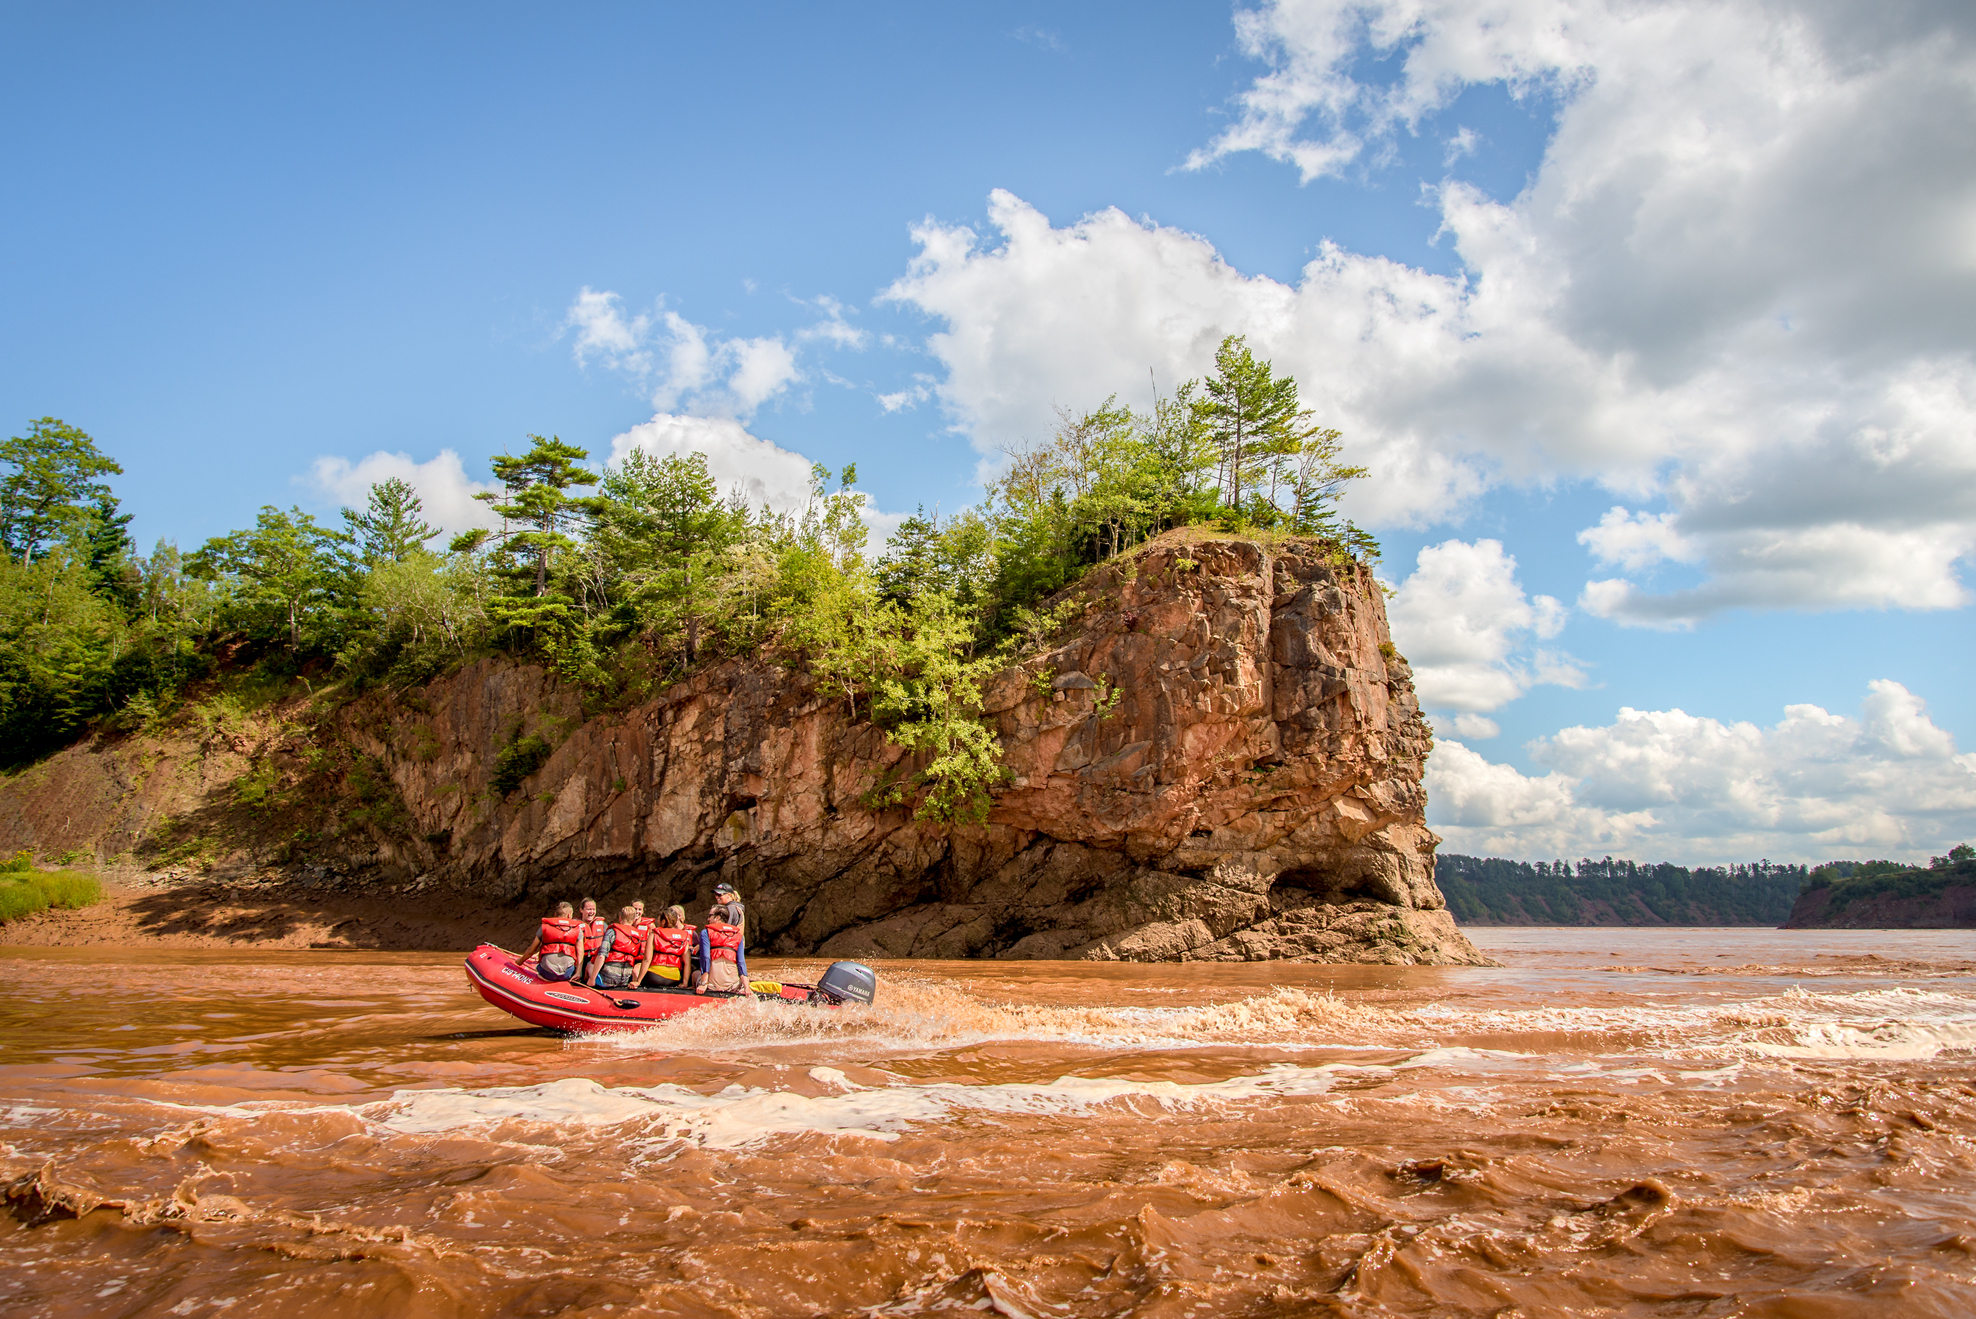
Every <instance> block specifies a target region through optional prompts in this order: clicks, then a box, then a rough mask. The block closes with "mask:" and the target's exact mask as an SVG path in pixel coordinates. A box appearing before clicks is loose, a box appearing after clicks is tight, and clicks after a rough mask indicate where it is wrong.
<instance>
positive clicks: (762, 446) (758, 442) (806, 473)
mask: <svg viewBox="0 0 1976 1319" xmlns="http://www.w3.org/2000/svg"><path fill="white" fill-rule="evenodd" d="M634 449H642V450H644V451H645V452H647V453H651V454H654V455H657V456H660V457H664V456H667V455H673V456H678V457H685V456H686V455H687V454H689V453H694V452H699V453H704V454H705V455H706V456H707V471H708V472H709V473H710V474H712V476H713V478H714V482H715V484H717V485H718V486H719V487H720V491H721V494H722V495H723V496H726V495H728V494H730V493H732V492H735V491H739V492H740V494H741V497H742V498H743V499H744V500H746V501H747V504H748V506H749V507H750V508H760V507H762V506H763V505H766V506H768V507H769V508H770V509H773V510H774V511H775V512H777V513H801V512H802V511H803V508H804V506H805V505H807V504H808V503H809V499H810V460H809V459H808V458H805V457H804V456H803V455H802V454H800V453H794V452H791V451H790V450H788V449H785V448H783V447H782V446H781V445H779V444H776V443H775V442H773V441H771V440H764V439H762V438H761V437H760V436H758V435H753V434H750V433H749V431H748V429H747V427H745V426H743V425H742V424H741V423H740V422H738V421H736V420H735V419H734V418H732V417H696V416H687V415H681V414H677V413H663V412H662V413H660V414H658V415H657V416H655V417H653V418H652V419H651V420H650V421H648V422H645V423H643V424H642V425H638V426H633V427H632V428H631V429H630V430H628V431H625V432H624V433H623V434H622V435H619V436H617V437H616V438H614V439H613V440H612V441H611V459H610V460H611V462H612V464H613V465H615V464H617V463H620V462H623V461H624V459H625V456H626V455H627V454H629V453H631V451H632V450H634ZM830 485H831V488H832V489H835V488H836V482H835V481H834V480H833V481H832V482H831V483H830ZM905 518H906V515H905V514H903V513H883V512H880V511H879V510H878V509H877V508H876V507H875V506H873V505H871V504H866V505H865V523H866V525H868V526H869V527H870V528H871V548H872V551H873V552H874V553H876V552H877V551H878V549H879V547H881V546H883V545H884V543H885V541H886V540H888V539H889V538H890V537H891V535H892V533H893V532H894V531H897V530H898V528H899V524H900V523H901V522H903V521H904V520H905Z"/></svg>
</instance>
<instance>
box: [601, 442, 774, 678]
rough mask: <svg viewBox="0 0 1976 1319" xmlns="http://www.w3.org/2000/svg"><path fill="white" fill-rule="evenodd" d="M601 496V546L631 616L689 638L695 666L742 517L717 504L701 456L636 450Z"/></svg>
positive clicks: (690, 656)
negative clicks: (720, 572)
mask: <svg viewBox="0 0 1976 1319" xmlns="http://www.w3.org/2000/svg"><path fill="white" fill-rule="evenodd" d="M599 489H600V491H601V497H600V503H599V510H598V519H597V527H598V539H599V540H600V541H601V542H602V544H603V548H604V550H605V553H606V555H607V557H609V558H610V559H611V560H612V561H613V563H614V564H615V565H616V567H617V570H618V572H619V573H620V574H621V577H622V580H623V582H624V584H625V587H626V589H627V590H628V591H629V592H630V593H631V595H632V596H633V597H634V598H633V605H634V608H636V609H637V610H638V611H639V613H640V615H641V617H642V621H644V622H645V623H646V624H647V625H652V626H658V627H662V628H664V627H670V626H671V625H673V624H674V623H677V624H678V625H679V626H680V627H681V628H682V629H683V631H684V634H685V648H686V662H687V663H688V664H691V663H693V662H694V660H695V659H696V658H697V657H698V655H699V648H700V624H701V620H702V618H703V617H704V615H705V612H706V610H707V608H708V606H709V604H710V602H711V601H712V599H713V598H714V592H715V586H716V583H715V581H714V577H715V575H716V572H717V566H718V561H719V558H720V556H721V554H722V552H723V551H724V550H726V549H727V547H728V546H729V545H730V544H731V543H732V542H733V540H734V539H735V536H736V534H737V533H738V531H739V529H740V528H739V526H738V525H737V522H739V523H745V521H746V518H745V514H742V515H740V516H739V517H738V518H737V511H736V510H735V509H733V508H731V507H729V506H728V505H726V504H723V503H722V502H721V501H720V497H719V491H718V490H717V489H716V488H715V485H714V478H713V476H712V474H711V473H709V472H708V471H707V456H706V455H705V454H703V453H690V454H687V455H685V456H683V457H682V456H679V455H676V454H668V455H666V456H665V457H663V458H657V457H654V456H653V455H651V454H649V453H646V452H645V451H644V450H642V449H634V450H632V452H631V453H630V454H628V455H626V457H625V460H624V461H623V462H622V463H620V464H619V465H618V466H617V467H616V468H615V469H614V470H613V471H611V472H609V473H608V474H606V475H605V477H604V480H603V482H602V484H601V486H600V487H599Z"/></svg>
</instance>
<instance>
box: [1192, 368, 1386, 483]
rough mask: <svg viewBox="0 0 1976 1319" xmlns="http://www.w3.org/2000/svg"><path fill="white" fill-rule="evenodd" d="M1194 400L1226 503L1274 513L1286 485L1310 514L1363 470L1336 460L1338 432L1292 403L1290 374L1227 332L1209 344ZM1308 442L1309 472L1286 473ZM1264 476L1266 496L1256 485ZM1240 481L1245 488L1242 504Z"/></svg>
mask: <svg viewBox="0 0 1976 1319" xmlns="http://www.w3.org/2000/svg"><path fill="white" fill-rule="evenodd" d="M1194 406H1195V409H1196V412H1197V416H1198V418H1199V421H1200V424H1201V426H1202V428H1203V430H1204V431H1205V433H1206V434H1207V435H1208V436H1209V437H1210V438H1211V439H1212V440H1213V441H1214V443H1215V445H1216V446H1217V447H1218V448H1219V450H1220V472H1221V484H1222V491H1223V502H1224V503H1225V504H1226V505H1227V506H1228V507H1229V508H1231V509H1235V510H1237V511H1243V512H1246V511H1249V510H1251V509H1256V510H1263V511H1265V512H1266V514H1267V515H1270V516H1274V515H1277V514H1280V513H1281V511H1282V506H1281V503H1280V502H1279V501H1280V498H1281V495H1282V493H1283V492H1284V488H1285V487H1289V488H1290V489H1291V490H1293V491H1296V492H1298V495H1297V508H1298V510H1299V511H1298V514H1297V516H1298V518H1299V519H1300V520H1304V519H1307V518H1315V517H1316V516H1317V515H1318V513H1319V512H1320V510H1321V508H1322V505H1323V503H1324V502H1325V501H1326V500H1328V499H1329V498H1331V497H1333V496H1335V494H1336V492H1337V489H1338V487H1339V486H1340V485H1342V484H1343V483H1344V482H1345V481H1347V480H1350V479H1351V478H1353V477H1355V476H1363V475H1364V474H1365V470H1364V469H1363V468H1352V467H1341V466H1339V465H1338V463H1337V461H1336V459H1337V440H1338V433H1337V432H1336V431H1329V430H1327V429H1326V428H1324V427H1322V426H1319V425H1317V424H1316V422H1314V421H1313V420H1312V414H1311V413H1310V412H1308V411H1306V410H1304V409H1303V408H1301V407H1299V406H1298V403H1297V382H1296V380H1295V379H1293V378H1292V377H1290V376H1282V377H1278V376H1277V375H1276V374H1275V371H1274V370H1273V368H1272V367H1271V366H1270V364H1269V363H1268V362H1264V361H1258V360H1257V358H1256V355H1255V354H1254V353H1253V352H1251V351H1250V350H1249V346H1248V344H1247V342H1246V340H1244V339H1243V337H1242V336H1240V335H1232V334H1231V335H1229V336H1228V337H1227V338H1226V339H1223V340H1222V341H1221V347H1220V348H1218V349H1216V350H1215V355H1214V374H1213V375H1212V376H1210V377H1208V379H1207V380H1206V381H1205V382H1204V383H1203V385H1202V394H1201V397H1200V398H1199V399H1198V400H1196V401H1195V404H1194ZM1307 445H1310V446H1314V450H1315V451H1314V453H1313V456H1312V460H1311V463H1310V470H1309V471H1308V472H1305V471H1302V470H1301V469H1294V474H1293V468H1292V462H1293V460H1294V459H1295V458H1296V457H1297V456H1298V455H1299V454H1301V453H1303V452H1304V450H1305V448H1306V446H1307ZM1265 481H1266V482H1268V484H1269V494H1268V495H1266V496H1264V495H1262V492H1261V490H1260V489H1259V488H1256V487H1260V486H1261V485H1262V484H1263V483H1264V482H1265ZM1245 485H1247V486H1249V487H1251V488H1252V489H1251V497H1250V500H1249V503H1248V504H1246V505H1245V504H1244V502H1243V498H1242V491H1243V488H1244V486H1245Z"/></svg>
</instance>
